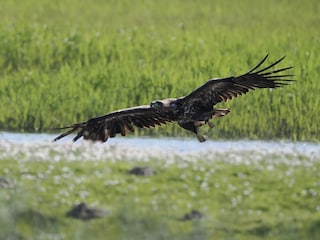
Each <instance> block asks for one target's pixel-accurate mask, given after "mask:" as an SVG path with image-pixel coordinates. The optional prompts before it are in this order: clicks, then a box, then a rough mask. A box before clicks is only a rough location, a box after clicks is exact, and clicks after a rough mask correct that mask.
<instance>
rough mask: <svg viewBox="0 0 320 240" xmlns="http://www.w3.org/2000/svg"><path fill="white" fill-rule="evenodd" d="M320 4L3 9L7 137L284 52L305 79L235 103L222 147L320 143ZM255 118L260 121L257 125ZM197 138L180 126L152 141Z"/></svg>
mask: <svg viewBox="0 0 320 240" xmlns="http://www.w3.org/2000/svg"><path fill="white" fill-rule="evenodd" d="M319 5H320V4H319V3H318V1H316V0H314V1H308V2H306V3H304V4H301V2H300V1H285V0H282V1H259V3H257V2H254V1H241V3H240V2H238V1H198V2H194V1H178V0H175V1H167V0H165V1H160V2H157V1H146V0H140V1H135V2H131V1H91V2H90V3H89V2H87V1H73V0H72V1H68V2H62V1H41V2H39V1H33V0H30V1H17V0H8V1H3V2H1V3H0V13H1V16H2V21H1V23H0V44H1V46H2V47H1V49H0V101H1V103H2V104H1V105H2V107H1V110H0V129H1V130H10V131H29V132H33V131H48V129H49V128H51V127H58V126H63V125H66V124H70V123H72V122H75V121H83V120H86V119H88V118H90V117H93V116H97V115H100V114H103V113H105V112H107V111H112V110H115V109H118V108H124V107H129V106H134V105H141V104H148V103H150V102H151V101H152V100H154V99H161V98H166V97H177V96H181V95H185V94H187V93H189V92H190V91H191V90H193V89H194V88H195V87H197V86H199V85H200V84H202V83H204V82H205V81H206V80H207V79H209V78H211V77H226V76H229V75H235V74H241V73H244V72H245V71H247V70H249V69H250V68H251V67H252V66H254V65H255V64H257V63H258V62H259V61H260V60H261V59H262V58H263V57H264V56H265V55H266V54H267V53H269V54H270V56H271V57H270V62H271V61H272V60H275V59H278V58H280V57H282V56H284V55H286V56H287V59H286V60H285V61H284V63H282V64H281V66H282V67H286V66H294V67H295V69H294V70H293V71H292V73H294V74H295V79H297V81H296V82H295V83H294V84H293V85H292V86H288V87H286V88H284V89H279V90H277V91H272V92H269V91H257V92H255V93H250V94H248V95H247V96H245V97H241V98H239V99H236V100H233V101H232V102H230V103H228V104H226V105H227V106H228V107H232V113H231V114H230V115H228V116H227V117H225V118H224V119H223V120H221V121H220V120H219V121H218V123H217V128H216V129H215V131H213V133H212V134H211V136H210V137H211V138H250V139H257V138H264V139H291V140H311V141H317V140H318V136H319V134H318V133H319V124H318V119H319V117H318V113H317V111H316V109H318V108H319V105H320V104H319V101H320V100H319V97H318V93H319V90H320V87H319V86H320V85H319V84H318V79H319V75H320V67H319V62H320V59H319V58H320V57H319V54H318V53H319V49H320V33H319V31H318V26H319V22H320V17H319V14H318V13H319V8H320V7H319ZM253 116H254V117H253ZM143 133H146V134H149V135H154V134H159V133H160V134H163V135H170V136H176V135H180V136H185V135H186V133H185V132H184V131H181V129H178V127H176V126H169V127H165V128H161V129H160V130H155V131H152V130H151V131H146V132H143Z"/></svg>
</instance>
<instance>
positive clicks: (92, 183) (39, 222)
mask: <svg viewBox="0 0 320 240" xmlns="http://www.w3.org/2000/svg"><path fill="white" fill-rule="evenodd" d="M283 159H284V157H283V156H277V155H275V156H274V159H273V160H274V161H273V162H272V163H270V160H267V159H262V160H260V161H258V162H257V161H252V162H249V164H248V162H247V163H246V162H243V163H238V164H235V163H231V162H226V161H224V159H223V158H222V155H221V156H220V157H216V158H215V160H214V161H202V160H201V159H198V160H197V161H186V160H179V159H176V160H175V161H174V162H171V163H168V162H167V161H165V160H161V159H154V160H149V162H147V163H146V162H141V161H131V162H128V161H126V160H119V161H68V160H61V161H59V162H56V161H35V160H29V161H23V160H16V159H2V160H1V169H0V175H2V176H5V177H6V178H7V179H8V180H10V181H11V182H12V183H14V186H13V187H12V188H9V189H1V195H0V233H1V234H0V238H1V239H6V238H5V237H4V236H8V235H9V234H11V235H13V234H14V235H15V236H16V237H17V236H20V237H22V238H21V239H105V238H106V236H107V237H108V239H150V240H153V239H261V238H263V239H290V240H292V239H318V238H319V237H320V231H319V229H320V205H319V181H318V178H319V170H320V165H319V162H318V161H314V160H311V159H307V158H304V157H300V158H297V157H296V156H286V157H285V159H286V160H287V162H288V164H285V163H284V161H283ZM87 160H91V159H87ZM294 163H295V164H294ZM145 165H148V166H151V167H153V168H154V169H155V170H156V171H157V174H156V175H154V176H151V177H139V176H134V175H129V174H127V171H128V170H129V169H131V168H132V167H134V166H145ZM81 201H84V202H86V203H88V204H89V205H91V206H92V205H96V206H98V207H102V208H104V209H107V210H108V211H109V215H108V216H106V217H104V218H102V219H96V220H91V221H89V222H82V221H80V220H76V219H70V218H67V217H66V216H65V213H66V212H67V211H68V210H69V209H70V208H71V207H72V206H73V205H74V204H76V203H79V202H81ZM191 209H197V210H199V211H201V212H203V213H204V214H205V217H204V218H203V219H200V220H193V221H179V220H178V219H179V218H181V217H182V216H183V215H184V214H185V213H187V212H189V211H191ZM14 239H15V238H14ZM17 239H18V238H17Z"/></svg>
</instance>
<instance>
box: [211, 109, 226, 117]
mask: <svg viewBox="0 0 320 240" xmlns="http://www.w3.org/2000/svg"><path fill="white" fill-rule="evenodd" d="M229 112H230V109H229V108H225V109H214V112H213V115H212V117H213V118H218V117H223V116H225V115H227V114H228V113H229Z"/></svg>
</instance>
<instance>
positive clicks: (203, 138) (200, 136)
mask: <svg viewBox="0 0 320 240" xmlns="http://www.w3.org/2000/svg"><path fill="white" fill-rule="evenodd" d="M197 138H198V140H199V142H205V141H206V140H207V138H208V137H207V136H206V135H201V134H197Z"/></svg>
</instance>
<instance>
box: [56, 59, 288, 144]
mask: <svg viewBox="0 0 320 240" xmlns="http://www.w3.org/2000/svg"><path fill="white" fill-rule="evenodd" d="M267 58H268V55H266V56H265V57H264V58H263V59H262V60H261V61H260V62H259V64H258V65H256V66H255V67H254V68H252V69H251V70H250V71H249V72H247V73H245V74H242V75H239V76H231V77H227V78H212V79H209V80H208V81H207V82H206V83H204V84H203V85H201V86H200V87H198V88H196V89H195V90H194V91H192V92H191V93H189V94H188V95H186V96H183V97H179V98H167V99H163V100H155V101H152V102H151V103H150V104H149V105H142V106H136V107H131V108H126V109H121V110H117V111H114V112H110V113H107V114H105V115H102V116H98V117H94V118H91V119H89V120H87V121H85V122H81V123H75V124H72V125H70V126H66V127H61V128H56V129H59V130H64V131H65V132H63V133H62V134H61V135H59V136H57V137H56V138H55V139H54V141H57V140H59V139H61V138H63V137H65V136H67V135H69V134H71V133H74V132H76V136H75V137H74V138H73V141H74V142H75V141H77V140H78V139H80V138H81V137H83V138H84V139H87V140H93V141H101V142H106V141H107V140H108V138H113V137H115V136H116V135H117V134H121V135H122V136H125V135H126V133H127V132H134V130H135V127H137V128H153V127H156V126H160V125H163V124H167V123H171V122H177V123H178V125H179V126H180V127H182V128H184V129H186V130H188V131H191V132H192V133H193V134H195V135H196V136H197V138H198V140H199V141H200V142H204V141H206V139H207V137H206V136H205V135H202V134H200V133H199V128H200V127H201V126H203V125H205V124H207V125H208V126H209V127H210V128H213V127H214V124H213V123H212V122H211V121H210V120H211V119H212V118H217V117H223V116H225V115H227V114H228V113H229V112H230V109H218V108H215V105H216V104H218V103H220V102H226V101H228V100H231V99H232V98H234V97H238V96H240V95H243V94H246V93H247V92H249V91H250V90H255V89H257V88H269V89H273V88H278V87H282V86H284V85H287V84H289V83H290V82H291V81H293V80H292V79H290V78H291V77H292V76H293V75H292V74H288V72H287V70H289V69H292V68H293V67H285V68H279V69H273V67H274V66H276V65H277V64H279V63H280V62H281V61H282V60H283V59H284V58H285V57H282V58H280V59H278V60H277V61H275V62H273V63H271V64H270V65H268V66H266V67H262V65H263V63H264V62H265V61H266V59H267Z"/></svg>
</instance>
